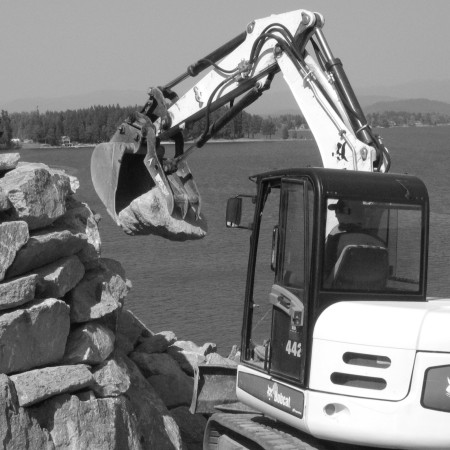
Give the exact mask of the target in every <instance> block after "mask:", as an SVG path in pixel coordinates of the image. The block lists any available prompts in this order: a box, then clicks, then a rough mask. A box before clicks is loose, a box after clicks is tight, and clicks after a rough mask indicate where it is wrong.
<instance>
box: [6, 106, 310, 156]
mask: <svg viewBox="0 0 450 450" xmlns="http://www.w3.org/2000/svg"><path fill="white" fill-rule="evenodd" d="M138 109H139V108H138V107H137V106H129V107H121V106H119V105H110V106H92V107H90V108H84V109H77V110H67V111H64V112H63V111H61V112H55V111H46V112H44V113H41V112H39V110H38V109H36V111H31V112H21V113H11V114H8V112H7V111H4V110H2V112H1V121H0V132H2V131H3V134H2V136H0V148H12V147H13V146H14V143H15V142H14V141H13V139H18V140H20V141H21V142H24V141H26V140H30V141H33V142H35V143H39V144H49V145H52V146H57V145H61V139H62V137H63V136H67V137H69V138H70V141H71V142H72V143H74V142H76V143H79V144H97V143H99V142H107V141H109V140H110V138H111V136H112V135H113V134H114V133H115V131H116V129H117V127H118V126H119V125H120V124H121V123H122V122H123V121H124V120H125V119H126V118H127V117H128V116H129V115H130V114H132V113H133V112H135V111H137V110H138ZM226 110H227V107H222V108H219V109H218V110H217V111H214V112H212V113H211V116H210V121H209V123H210V124H212V123H213V122H214V121H215V120H216V119H217V118H218V117H220V116H221V115H223V114H224V113H225V112H226ZM302 124H303V125H304V124H305V120H304V118H303V117H302V116H301V115H289V114H287V115H282V116H279V117H264V118H263V117H262V116H260V115H257V114H249V113H247V112H245V111H243V112H241V113H239V114H238V115H237V116H236V117H234V118H233V119H232V120H231V121H230V122H229V123H228V124H227V125H225V126H224V127H223V128H222V129H221V130H220V131H219V132H218V133H217V134H216V135H215V136H214V137H215V138H219V139H220V138H221V139H238V138H243V137H246V138H255V137H256V136H258V137H260V136H261V135H262V136H264V137H268V138H271V137H272V136H273V135H275V133H277V132H279V133H281V134H282V136H283V137H284V138H287V137H289V134H286V130H288V129H291V128H296V127H299V126H301V125H302ZM206 125H207V123H206V119H205V118H202V119H200V120H197V121H196V122H192V123H190V124H188V125H187V126H186V127H185V129H184V130H183V133H184V137H185V139H186V140H188V139H195V138H196V137H198V136H199V135H200V134H201V133H202V132H203V131H204V129H205V127H206Z"/></svg>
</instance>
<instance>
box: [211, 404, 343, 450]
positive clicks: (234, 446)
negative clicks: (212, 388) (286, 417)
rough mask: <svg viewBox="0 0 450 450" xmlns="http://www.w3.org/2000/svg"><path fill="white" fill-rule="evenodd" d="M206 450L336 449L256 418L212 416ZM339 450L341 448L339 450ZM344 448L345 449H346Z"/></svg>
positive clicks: (221, 414) (269, 420)
mask: <svg viewBox="0 0 450 450" xmlns="http://www.w3.org/2000/svg"><path fill="white" fill-rule="evenodd" d="M203 448H204V449H208V450H238V449H239V450H240V449H246V450H331V449H339V447H336V446H334V445H333V444H332V443H330V445H328V444H327V443H324V441H320V440H318V439H316V438H314V437H312V436H308V435H306V434H303V433H300V432H295V433H293V432H292V429H291V428H289V429H288V428H287V427H286V426H284V425H282V424H280V423H278V422H275V421H274V420H271V419H269V418H267V417H264V416H261V415H259V414H257V415H254V414H225V413H217V414H214V415H213V416H212V417H211V418H210V420H209V422H208V426H207V430H206V433H205V441H204V445H203ZM341 448H342V449H343V448H344V447H341ZM346 448H348V447H346Z"/></svg>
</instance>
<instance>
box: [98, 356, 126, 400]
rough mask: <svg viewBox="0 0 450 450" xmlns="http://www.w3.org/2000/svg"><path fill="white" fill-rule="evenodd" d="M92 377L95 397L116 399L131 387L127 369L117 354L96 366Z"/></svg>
mask: <svg viewBox="0 0 450 450" xmlns="http://www.w3.org/2000/svg"><path fill="white" fill-rule="evenodd" d="M93 376H94V380H95V384H94V386H93V390H94V392H95V394H96V395H97V397H117V396H119V395H120V394H124V393H125V392H127V391H128V389H129V388H130V385H131V381H130V374H129V370H128V367H127V365H126V364H125V362H124V361H123V359H122V358H121V357H120V356H119V355H118V354H113V356H112V357H111V358H110V359H108V360H107V361H105V362H103V363H102V364H100V365H99V366H97V367H96V368H95V369H94V371H93Z"/></svg>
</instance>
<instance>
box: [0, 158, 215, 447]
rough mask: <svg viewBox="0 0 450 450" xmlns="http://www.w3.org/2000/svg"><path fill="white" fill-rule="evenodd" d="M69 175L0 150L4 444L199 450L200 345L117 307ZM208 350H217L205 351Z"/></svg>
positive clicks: (116, 271)
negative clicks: (195, 395)
mask: <svg viewBox="0 0 450 450" xmlns="http://www.w3.org/2000/svg"><path fill="white" fill-rule="evenodd" d="M77 187H78V181H77V180H76V179H75V178H74V177H70V176H69V175H67V174H66V173H64V172H63V171H61V170H55V169H51V168H49V167H48V166H46V165H44V164H31V163H21V162H19V155H18V154H3V155H0V442H2V443H3V448H6V449H36V448H39V449H40V448H48V449H53V448H71V449H79V448H95V449H197V448H201V442H202V435H203V429H204V426H205V423H206V419H205V417H203V416H201V415H192V414H190V412H189V405H190V403H191V397H192V390H193V374H194V370H195V369H196V365H198V364H199V363H203V362H207V361H208V359H211V357H212V354H214V352H215V351H216V348H215V345H214V344H205V345H204V346H202V347H198V346H196V345H195V344H193V343H192V342H188V341H179V340H177V338H176V336H175V335H174V334H173V333H172V332H161V333H153V332H152V331H150V330H149V329H148V328H147V327H146V326H145V325H144V324H143V323H142V322H141V321H140V320H139V319H138V318H137V317H136V316H135V315H134V314H133V313H132V312H131V311H129V310H127V309H125V308H124V300H125V297H126V295H127V293H128V291H129V289H130V288H131V283H130V282H129V280H127V279H126V276H125V273H124V271H123V268H122V266H121V265H120V263H118V262H116V261H114V260H111V259H105V258H101V256H100V245H101V241H100V236H99V232H98V227H97V222H98V217H97V216H96V215H95V214H94V213H93V212H92V211H91V210H90V208H89V207H88V205H86V204H84V203H80V202H78V201H77V200H76V199H75V198H74V194H75V191H76V189H77ZM214 358H220V356H219V355H217V354H215V355H214Z"/></svg>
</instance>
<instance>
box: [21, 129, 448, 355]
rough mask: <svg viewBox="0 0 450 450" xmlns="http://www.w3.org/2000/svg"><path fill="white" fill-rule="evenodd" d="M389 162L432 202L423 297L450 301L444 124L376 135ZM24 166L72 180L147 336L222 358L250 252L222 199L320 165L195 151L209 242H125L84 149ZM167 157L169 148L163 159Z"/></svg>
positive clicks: (282, 148) (239, 147)
mask: <svg viewBox="0 0 450 450" xmlns="http://www.w3.org/2000/svg"><path fill="white" fill-rule="evenodd" d="M379 131H380V134H381V135H382V136H383V139H384V142H385V144H386V145H387V146H388V148H389V150H390V153H391V156H392V168H391V172H403V173H404V172H407V173H410V174H414V175H417V176H419V177H420V178H422V179H423V180H424V182H425V183H426V185H427V186H428V190H429V195H430V199H431V230H430V259H429V283H428V295H431V296H450V282H449V277H448V272H449V269H448V267H449V260H450V240H449V236H450V183H449V171H450V158H449V154H450V127H433V128H432V127H421V128H392V129H383V130H379ZM20 153H21V160H22V161H30V162H34V161H40V162H44V163H46V164H48V165H51V166H56V167H59V168H63V169H65V170H66V171H67V173H69V174H71V175H75V176H76V177H78V179H79V181H80V185H81V186H80V189H79V191H78V192H77V198H78V199H79V200H81V201H85V202H87V203H88V204H89V205H90V207H91V208H92V209H93V210H95V211H96V212H98V213H100V214H101V216H102V220H101V222H100V225H99V226H100V233H101V236H102V256H104V257H108V258H114V259H116V260H118V261H120V262H121V263H122V265H123V267H124V269H125V271H126V273H127V277H128V278H129V279H130V280H131V281H132V283H133V289H132V290H131V292H130V294H129V295H128V297H127V299H126V307H127V308H128V309H131V310H132V311H133V312H134V313H135V314H136V315H137V316H138V317H139V318H140V319H141V320H143V321H144V322H145V323H146V324H147V325H148V326H149V327H150V329H152V330H153V331H155V332H158V331H163V330H172V331H174V332H175V333H176V334H177V336H178V338H179V339H187V340H192V341H194V342H196V343H198V344H203V343H204V342H215V343H217V345H218V347H219V352H220V353H221V354H223V355H225V356H226V355H227V353H228V351H229V350H230V348H231V346H232V345H233V344H239V342H240V332H241V316H242V306H243V298H244V291H245V274H246V270H247V258H248V247H249V245H248V244H249V232H248V231H247V230H230V229H227V228H225V204H226V200H227V199H228V198H229V197H231V196H233V195H235V194H238V193H254V184H253V183H251V182H250V181H249V180H248V177H249V176H250V175H253V174H255V173H258V172H261V171H265V170H270V169H276V168H285V167H301V166H305V165H312V166H320V165H321V163H320V158H319V154H318V152H317V151H316V146H315V143H314V141H312V140H298V141H276V142H275V141H274V142H270V141H269V142H267V141H266V142H246V143H217V144H209V145H207V146H205V147H203V148H202V149H199V150H197V151H196V152H194V154H193V155H192V156H191V157H190V160H189V165H190V167H191V170H192V172H193V174H194V177H195V179H196V182H197V185H198V188H199V191H200V193H201V194H202V202H203V203H202V211H203V212H204V214H205V216H206V218H207V220H208V236H207V237H206V238H204V239H203V240H200V241H189V242H183V243H180V242H170V241H167V240H164V239H162V238H159V237H155V236H134V237H131V236H128V235H126V234H124V233H123V232H122V231H121V230H120V229H119V228H118V227H117V226H116V225H115V224H114V222H113V221H112V220H111V219H110V217H109V216H108V214H107V212H106V210H105V209H104V207H103V205H102V204H101V203H100V201H99V200H98V198H97V196H96V194H95V192H94V190H93V187H92V182H91V179H90V169H89V167H90V156H91V153H92V148H80V149H39V150H20ZM167 153H168V154H169V155H171V149H168V152H167Z"/></svg>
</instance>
